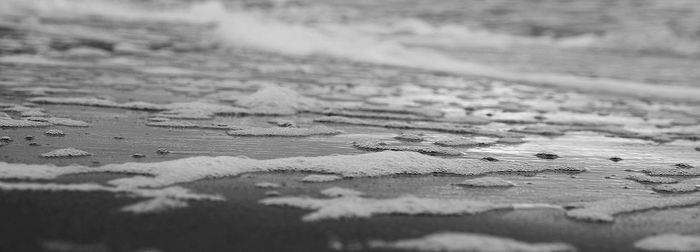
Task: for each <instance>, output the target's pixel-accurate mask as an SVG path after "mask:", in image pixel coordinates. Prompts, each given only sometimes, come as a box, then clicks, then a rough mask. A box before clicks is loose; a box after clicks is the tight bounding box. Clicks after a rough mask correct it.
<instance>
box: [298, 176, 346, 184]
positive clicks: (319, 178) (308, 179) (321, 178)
mask: <svg viewBox="0 0 700 252" xmlns="http://www.w3.org/2000/svg"><path fill="white" fill-rule="evenodd" d="M341 179H343V177H341V176H338V175H332V174H311V175H308V176H306V177H303V178H301V182H306V183H320V182H331V181H337V180H341Z"/></svg>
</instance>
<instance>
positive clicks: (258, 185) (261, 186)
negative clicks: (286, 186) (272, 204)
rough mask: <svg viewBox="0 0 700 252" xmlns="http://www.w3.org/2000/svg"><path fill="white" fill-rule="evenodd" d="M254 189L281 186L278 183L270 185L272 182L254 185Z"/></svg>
mask: <svg viewBox="0 0 700 252" xmlns="http://www.w3.org/2000/svg"><path fill="white" fill-rule="evenodd" d="M255 186H256V187H260V188H280V187H282V185H280V184H278V183H272V182H260V183H256V184H255Z"/></svg>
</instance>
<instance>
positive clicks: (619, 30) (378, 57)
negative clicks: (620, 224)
mask: <svg viewBox="0 0 700 252" xmlns="http://www.w3.org/2000/svg"><path fill="white" fill-rule="evenodd" d="M0 5H1V7H2V8H0V9H2V11H0V17H2V18H1V19H0V20H1V21H0V22H1V23H0V26H2V27H12V26H13V25H15V26H16V25H17V24H18V23H20V24H24V26H25V27H28V26H31V27H33V28H32V29H39V30H42V31H43V32H46V31H50V30H52V29H55V30H56V34H57V35H58V34H61V33H63V34H65V33H66V30H65V29H58V28H59V26H62V25H63V27H62V28H66V26H70V31H69V32H78V33H80V32H82V33H90V32H93V33H95V32H100V31H103V32H104V27H105V25H104V22H102V23H100V24H99V25H98V26H99V27H97V28H98V29H92V30H90V29H82V28H81V27H80V26H85V27H88V28H89V27H92V28H96V27H95V25H96V24H97V23H96V22H94V21H95V20H96V19H95V18H96V17H105V16H107V17H110V18H111V19H112V20H122V21H123V20H134V19H150V20H159V21H163V20H168V21H173V20H176V21H178V22H184V23H192V22H194V23H199V24H207V26H205V27H207V28H206V29H209V30H211V31H212V33H211V34H207V35H202V34H198V35H197V36H199V37H200V39H202V40H204V41H206V42H208V43H209V42H210V43H225V44H228V45H227V46H231V45H232V46H234V47H236V46H239V47H250V48H256V49H262V50H265V51H272V52H278V53H284V54H295V55H328V56H332V57H341V58H348V59H351V60H357V61H368V62H373V63H380V64H392V65H400V66H409V67H419V68H430V69H432V70H445V71H451V72H461V73H466V74H482V73H483V74H484V75H485V76H487V77H494V76H496V77H498V76H505V77H506V79H523V80H525V81H533V80H534V81H538V80H541V79H546V80H548V81H549V82H557V81H559V82H566V80H565V79H566V78H561V77H562V76H565V77H567V76H578V77H584V78H587V79H584V80H588V79H591V78H593V79H598V78H602V79H606V80H623V81H625V82H635V83H637V82H638V83H647V84H654V85H673V86H696V87H697V86H700V71H697V69H698V68H699V67H700V2H697V1H693V0H669V1H653V0H591V1H565V0H521V1H506V0H466V1H465V0H440V1H431V0H382V1H377V0H358V1H340V0H323V1H320V0H290V1H257V0H256V1H235V0H234V1H225V2H218V1H217V2H211V1H189V0H177V1H69V0H62V1H59V0H53V1H51V0H32V1H19V0H4V1H1V4H0ZM86 17H89V18H88V19H85V18H86ZM76 20H83V21H77V22H76ZM38 27H39V28H38ZM40 27H43V28H40ZM182 27H183V28H182V30H183V32H186V30H187V29H186V28H185V27H187V26H186V25H184V24H182ZM129 28H132V29H134V31H131V33H134V32H135V31H137V30H139V29H141V30H143V29H145V28H144V26H143V25H140V26H136V25H135V26H133V27H128V26H126V27H124V26H121V27H120V32H121V34H127V35H128V32H124V31H125V30H127V29H129ZM151 28H152V27H151ZM168 28H169V29H177V28H173V27H168ZM4 29H5V30H4V31H3V32H2V34H1V35H0V36H2V40H0V41H4V42H3V43H0V44H3V45H7V44H8V43H9V44H11V42H7V40H8V38H9V37H10V35H8V34H11V32H10V30H11V28H4ZM190 30H191V29H190ZM108 33H111V34H110V35H112V36H114V35H115V33H113V32H108ZM116 34H117V35H118V34H119V33H116ZM93 35H94V34H93ZM222 38H223V41H224V42H222ZM154 39H158V38H154ZM25 42H26V43H30V44H31V43H34V44H37V43H39V42H37V41H25ZM25 42H20V43H25ZM0 47H1V46H0ZM5 47H7V46H5ZM7 51H8V50H5V54H7ZM513 73H538V74H540V73H546V74H555V75H546V76H536V77H535V76H523V75H519V74H513ZM567 78H568V77H567ZM569 82H571V83H569V84H568V86H572V85H589V84H586V83H588V82H586V81H569ZM582 83H583V84H582ZM615 83H616V82H614V81H613V82H610V81H607V82H601V83H597V84H590V85H596V86H606V85H607V86H611V85H612V86H614V85H615ZM628 84H629V83H628ZM620 85H622V84H620ZM627 87H628V86H627V85H625V88H627Z"/></svg>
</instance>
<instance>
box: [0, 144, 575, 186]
mask: <svg viewBox="0 0 700 252" xmlns="http://www.w3.org/2000/svg"><path fill="white" fill-rule="evenodd" d="M268 171H300V172H318V173H325V174H335V175H339V176H342V177H373V176H387V175H395V174H432V173H450V174H458V175H482V174H488V173H497V172H544V171H562V172H583V171H586V169H585V168H583V167H575V166H567V165H560V164H537V165H534V164H528V163H526V162H517V161H500V162H484V161H481V160H473V159H444V158H438V157H432V156H427V155H423V154H419V153H415V152H401V151H383V152H376V153H367V154H361V155H333V156H321V157H292V158H279V159H264V160H257V159H250V158H245V157H227V156H221V157H208V156H198V157H191V158H184V159H178V160H170V161H163V162H155V163H123V164H108V165H104V166H101V167H85V166H78V165H72V166H65V167H57V166H54V165H25V164H11V163H3V162H0V178H29V179H51V178H55V177H56V176H60V175H65V174H76V173H88V172H94V173H97V172H111V173H127V174H141V175H147V176H132V177H127V178H120V179H115V180H112V181H109V183H110V184H113V185H118V186H124V187H162V186H168V185H172V184H176V183H184V182H191V181H196V180H200V179H205V178H221V177H227V176H238V175H241V174H244V173H251V172H268Z"/></svg>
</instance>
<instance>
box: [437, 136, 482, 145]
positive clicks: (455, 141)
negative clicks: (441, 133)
mask: <svg viewBox="0 0 700 252" xmlns="http://www.w3.org/2000/svg"><path fill="white" fill-rule="evenodd" d="M489 144H491V143H486V142H482V141H476V140H474V139H471V138H466V137H453V138H448V139H442V140H438V141H435V145H439V146H445V147H483V146H487V145H489Z"/></svg>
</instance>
